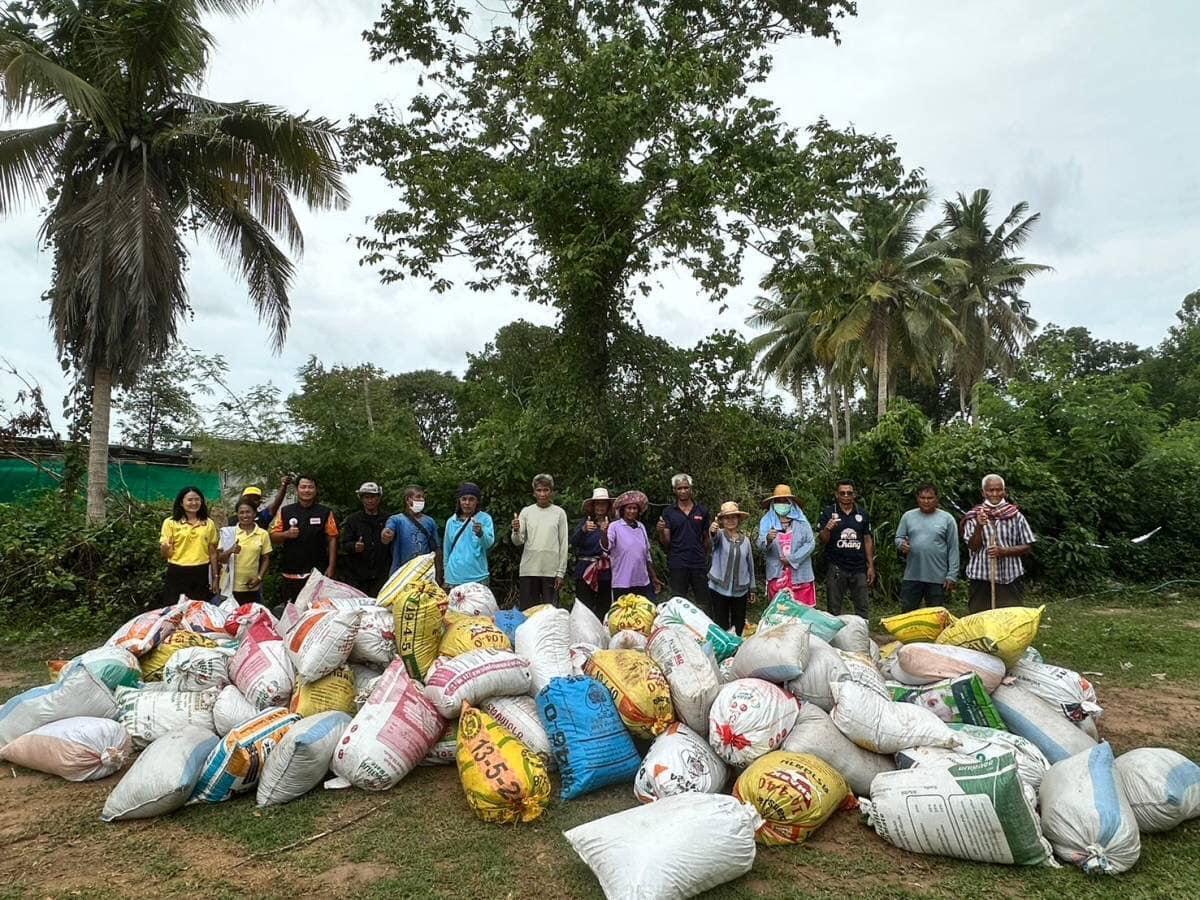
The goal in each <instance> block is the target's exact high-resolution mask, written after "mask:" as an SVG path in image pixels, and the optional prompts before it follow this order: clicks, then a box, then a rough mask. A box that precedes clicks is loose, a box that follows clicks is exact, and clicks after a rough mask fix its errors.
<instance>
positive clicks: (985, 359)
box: [942, 188, 1050, 422]
mask: <svg viewBox="0 0 1200 900" xmlns="http://www.w3.org/2000/svg"><path fill="white" fill-rule="evenodd" d="M990 204H991V192H990V191H988V190H987V189H985V188H981V189H979V190H977V191H975V192H974V193H973V194H971V196H970V198H968V197H966V196H965V195H964V194H961V193H960V194H958V195H957V196H956V197H955V199H954V200H947V201H945V202H944V203H943V204H942V211H943V220H942V225H943V227H944V229H945V230H946V239H947V241H948V242H949V243H950V246H951V251H950V252H951V254H952V255H953V256H954V257H955V258H956V259H958V260H960V261H961V265H960V266H959V267H958V269H957V270H956V272H955V274H954V277H953V278H952V279H950V281H949V291H948V299H949V301H950V303H951V305H952V306H953V307H954V321H955V326H956V327H957V328H958V330H959V332H960V333H961V334H962V336H963V340H962V343H961V344H959V345H958V346H956V347H955V348H954V350H953V352H952V353H951V354H950V355H949V358H948V362H949V364H950V368H951V371H952V372H953V373H954V377H955V380H956V381H957V382H958V397H959V409H960V411H961V413H962V416H963V418H968V417H969V418H970V421H972V422H974V421H975V419H976V414H977V411H978V409H977V398H976V395H975V386H976V385H977V384H979V382H980V381H982V380H983V378H984V376H985V375H986V374H987V373H988V372H989V371H993V370H997V371H999V372H1001V373H1008V372H1010V371H1011V369H1012V366H1013V365H1014V364H1015V362H1016V359H1017V356H1018V354H1019V353H1020V351H1021V347H1022V346H1023V345H1024V344H1025V342H1026V341H1028V340H1029V336H1030V334H1031V333H1032V331H1033V329H1034V328H1035V327H1036V325H1037V323H1036V322H1035V321H1034V320H1033V319H1032V318H1030V316H1029V304H1028V303H1026V302H1025V301H1024V300H1022V299H1021V289H1022V288H1024V287H1025V282H1026V280H1027V279H1028V278H1030V277H1031V276H1033V275H1036V274H1038V273H1039V272H1047V271H1050V267H1049V266H1043V265H1039V264H1038V263H1031V262H1026V261H1025V260H1024V259H1022V258H1021V257H1020V256H1017V255H1016V250H1017V249H1018V248H1019V247H1020V246H1021V245H1022V244H1023V243H1025V241H1026V240H1027V239H1028V238H1029V234H1030V232H1031V231H1032V230H1033V226H1034V223H1036V222H1037V221H1038V219H1039V218H1040V217H1041V216H1040V214H1039V213H1034V214H1033V215H1031V216H1026V215H1025V214H1026V212H1028V210H1029V204H1027V203H1018V204H1017V205H1016V206H1014V207H1013V208H1012V209H1011V210H1009V212H1008V215H1007V216H1005V217H1004V220H1003V221H1002V222H1001V223H1000V224H999V225H998V226H996V228H995V229H993V228H992V226H991V223H990V222H989V218H990V216H991V210H990Z"/></svg>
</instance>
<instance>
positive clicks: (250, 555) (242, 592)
mask: <svg viewBox="0 0 1200 900" xmlns="http://www.w3.org/2000/svg"><path fill="white" fill-rule="evenodd" d="M257 517H258V508H257V507H255V505H254V504H253V503H250V502H247V501H246V500H241V501H239V502H238V505H237V531H235V532H234V544H233V546H232V547H230V548H229V549H228V550H222V551H220V554H219V556H218V559H219V561H220V563H221V565H225V564H226V563H228V562H229V559H230V557H233V560H234V562H233V584H232V591H233V598H234V599H235V600H237V602H238V603H261V602H262V580H263V576H264V575H266V574H267V566H268V565H269V564H270V562H271V556H270V554H271V536H270V535H269V534H267V532H266V529H264V528H263V527H262V526H260V525H259V524H258V522H257V521H256V519H257Z"/></svg>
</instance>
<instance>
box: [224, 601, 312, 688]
mask: <svg viewBox="0 0 1200 900" xmlns="http://www.w3.org/2000/svg"><path fill="white" fill-rule="evenodd" d="M229 677H230V678H231V679H232V680H233V683H234V685H236V686H237V689H238V690H239V691H241V692H242V696H243V697H245V698H246V699H247V700H249V701H250V702H251V703H253V704H254V706H255V708H256V709H269V708H270V707H272V706H287V704H288V701H289V700H291V697H292V689H293V688H294V687H295V686H296V673H295V670H294V669H293V668H292V661H291V659H289V658H288V654H287V648H286V647H285V646H284V643H283V639H282V638H280V636H279V634H278V633H277V632H276V631H275V629H274V628H272V627H271V626H270V625H269V624H268V623H266V622H263V621H261V620H260V621H257V622H255V623H254V624H253V625H251V626H250V629H249V630H248V631H247V632H246V633H245V635H243V636H242V640H241V643H240V644H238V648H237V650H236V651H235V652H234V654H233V659H232V660H230V662H229Z"/></svg>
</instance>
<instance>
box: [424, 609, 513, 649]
mask: <svg viewBox="0 0 1200 900" xmlns="http://www.w3.org/2000/svg"><path fill="white" fill-rule="evenodd" d="M511 649H512V641H510V640H509V639H508V635H507V634H505V633H504V632H503V631H501V630H500V629H499V628H497V627H496V621H495V620H494V619H493V618H492V617H491V616H460V615H457V614H455V613H449V614H448V615H447V616H446V633H445V634H443V635H442V644H441V648H440V653H441V655H442V656H451V657H453V656H462V655H463V654H464V653H470V652H471V651H472V650H511Z"/></svg>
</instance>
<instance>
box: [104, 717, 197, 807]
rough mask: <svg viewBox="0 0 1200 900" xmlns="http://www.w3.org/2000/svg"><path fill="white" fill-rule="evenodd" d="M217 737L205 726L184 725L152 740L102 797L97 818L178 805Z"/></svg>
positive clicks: (195, 778)
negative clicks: (101, 808)
mask: <svg viewBox="0 0 1200 900" xmlns="http://www.w3.org/2000/svg"><path fill="white" fill-rule="evenodd" d="M220 741H221V739H220V738H219V737H217V736H216V735H215V734H213V733H212V731H211V730H209V729H207V728H201V727H200V726H198V725H184V726H183V727H181V728H179V729H177V730H175V731H172V732H171V733H170V734H166V735H163V737H161V738H159V739H158V740H156V741H155V742H154V743H152V744H151V745H150V746H149V747H147V748H146V750H145V751H144V752H143V753H142V754H141V755H140V756H139V757H138V758H137V759H135V760H134V761H133V765H132V766H130V767H129V771H128V772H126V773H125V775H124V777H122V778H121V780H120V782H118V784H117V786H116V787H115V788H113V791H112V793H111V794H109V795H108V797H107V799H106V800H105V801H104V810H103V812H101V813H100V818H101V820H103V821H105V822H115V821H117V820H118V819H149V818H152V817H154V816H161V815H163V814H164V813H169V812H172V811H174V810H176V809H179V808H180V807H182V806H183V805H184V804H185V803H187V801H188V797H190V796H191V795H192V791H193V789H195V787H196V782H197V781H199V780H200V772H201V771H202V770H203V768H204V761H205V760H206V759H208V755H209V753H211V752H212V750H213V748H214V747H216V746H217V744H219V743H220Z"/></svg>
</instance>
